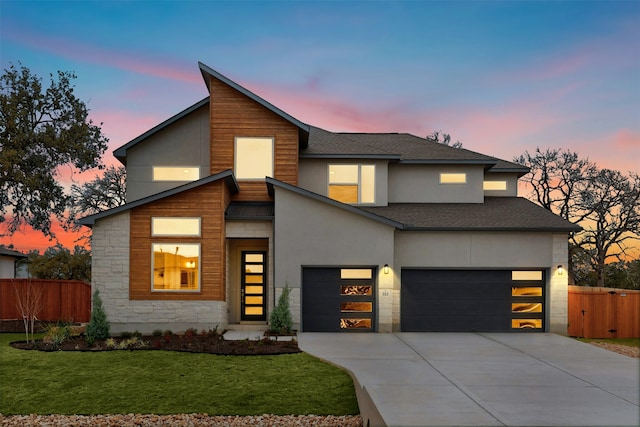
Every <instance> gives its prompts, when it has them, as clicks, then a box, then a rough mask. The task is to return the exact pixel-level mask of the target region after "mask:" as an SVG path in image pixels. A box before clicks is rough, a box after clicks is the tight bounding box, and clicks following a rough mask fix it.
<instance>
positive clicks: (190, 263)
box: [187, 261, 196, 268]
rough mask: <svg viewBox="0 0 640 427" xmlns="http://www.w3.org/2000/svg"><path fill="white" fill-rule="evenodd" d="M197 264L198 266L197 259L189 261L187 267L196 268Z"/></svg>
mask: <svg viewBox="0 0 640 427" xmlns="http://www.w3.org/2000/svg"><path fill="white" fill-rule="evenodd" d="M195 266H196V262H195V261H187V268H195Z"/></svg>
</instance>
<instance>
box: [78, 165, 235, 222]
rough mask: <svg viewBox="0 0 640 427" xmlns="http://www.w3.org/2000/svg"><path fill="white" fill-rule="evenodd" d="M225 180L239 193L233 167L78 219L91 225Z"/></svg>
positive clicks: (233, 191)
mask: <svg viewBox="0 0 640 427" xmlns="http://www.w3.org/2000/svg"><path fill="white" fill-rule="evenodd" d="M221 179H222V180H224V181H225V183H226V184H227V186H228V187H229V190H230V191H231V192H232V193H237V192H238V191H239V187H238V182H237V181H236V178H235V176H233V171H231V169H228V170H226V171H223V172H220V173H217V174H215V175H210V176H208V177H206V178H202V179H199V180H197V181H193V182H189V183H187V184H184V185H181V186H179V187H175V188H171V189H169V190H165V191H161V192H160V193H156V194H153V195H151V196H148V197H145V198H142V199H139V200H135V201H133V202H130V203H126V204H124V205H122V206H118V207H117V208H113V209H109V210H106V211H102V212H99V213H97V214H94V215H89V216H86V217H84V218H81V219H80V221H78V222H79V223H80V224H82V225H88V226H91V225H93V224H95V223H96V221H97V220H99V219H102V218H106V217H108V216H111V215H115V214H118V213H121V212H125V211H128V210H129V209H133V208H137V207H138V206H142V205H145V204H147V203H151V202H155V201H157V200H161V199H164V198H166V197H170V196H173V195H176V194H179V193H182V192H184V191H188V190H191V189H194V188H197V187H200V186H202V185H206V184H210V183H212V182H215V181H218V180H221Z"/></svg>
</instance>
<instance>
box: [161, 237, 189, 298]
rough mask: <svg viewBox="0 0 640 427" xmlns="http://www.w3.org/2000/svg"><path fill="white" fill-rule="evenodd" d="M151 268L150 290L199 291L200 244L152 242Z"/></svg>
mask: <svg viewBox="0 0 640 427" xmlns="http://www.w3.org/2000/svg"><path fill="white" fill-rule="evenodd" d="M151 269H152V277H151V290H152V291H156V292H180V291H182V292H185V291H199V290H200V244H199V243H173V242H172V243H153V244H152V245H151Z"/></svg>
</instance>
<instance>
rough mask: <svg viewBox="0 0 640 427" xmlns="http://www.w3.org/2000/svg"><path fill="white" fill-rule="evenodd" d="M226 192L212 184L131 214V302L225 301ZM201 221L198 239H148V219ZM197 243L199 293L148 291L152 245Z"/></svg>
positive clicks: (224, 188) (149, 204) (133, 210)
mask: <svg viewBox="0 0 640 427" xmlns="http://www.w3.org/2000/svg"><path fill="white" fill-rule="evenodd" d="M228 203H229V190H228V189H227V187H226V185H225V184H224V181H222V180H221V181H217V182H212V183H210V184H207V185H203V186H201V187H197V188H194V189H192V190H188V191H185V192H183V193H179V194H176V195H174V196H170V197H167V198H166V199H162V200H158V201H155V202H151V203H148V204H146V205H144V206H140V207H138V208H134V209H132V210H131V237H130V239H131V240H130V244H131V253H130V258H129V263H130V270H129V271H130V279H129V298H130V299H132V300H220V301H223V300H224V299H225V266H226V258H225V257H226V255H225V250H224V248H225V235H224V229H225V224H224V222H225V221H224V212H225V210H226V208H227V206H228ZM153 216H165V217H169V216H173V217H181V216H184V217H200V218H202V221H201V237H154V238H153V239H152V238H151V217H153ZM152 242H153V243H167V242H179V243H200V269H201V277H200V279H201V282H200V291H199V292H152V291H151V256H152V254H151V244H152Z"/></svg>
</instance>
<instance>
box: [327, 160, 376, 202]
mask: <svg viewBox="0 0 640 427" xmlns="http://www.w3.org/2000/svg"><path fill="white" fill-rule="evenodd" d="M375 181H376V167H375V165H361V164H341V165H329V191H328V194H329V197H330V198H331V199H334V200H337V201H339V202H342V203H349V204H353V205H356V204H372V203H375V194H376V191H375Z"/></svg>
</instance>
